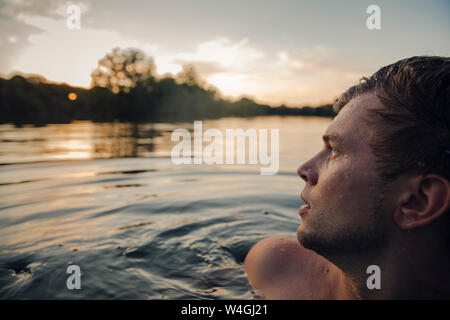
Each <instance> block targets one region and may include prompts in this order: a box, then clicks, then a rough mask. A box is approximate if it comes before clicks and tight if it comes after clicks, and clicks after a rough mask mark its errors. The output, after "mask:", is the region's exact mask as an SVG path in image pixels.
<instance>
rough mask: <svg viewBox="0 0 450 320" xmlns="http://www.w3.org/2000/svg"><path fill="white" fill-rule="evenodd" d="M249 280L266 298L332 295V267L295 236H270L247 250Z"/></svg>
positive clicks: (246, 265) (316, 297) (301, 297)
mask: <svg viewBox="0 0 450 320" xmlns="http://www.w3.org/2000/svg"><path fill="white" fill-rule="evenodd" d="M244 268H245V271H246V273H247V276H248V279H249V281H250V283H251V284H252V285H253V286H254V287H255V288H256V289H258V290H259V291H261V292H262V293H263V294H264V296H265V298H267V299H333V297H334V295H335V294H334V288H335V286H334V285H333V284H334V282H335V279H334V278H335V277H336V274H337V273H336V269H337V268H336V267H335V266H334V265H333V264H331V263H330V262H328V261H327V260H326V259H324V258H322V257H321V256H319V255H318V254H316V253H315V252H313V251H311V250H308V249H305V248H304V247H302V246H301V245H300V244H299V243H298V241H297V239H295V238H290V237H286V236H274V237H270V238H267V239H263V240H261V241H259V242H258V243H257V244H256V245H255V246H254V247H253V248H252V249H251V250H250V251H249V253H248V254H247V257H246V258H245V262H244Z"/></svg>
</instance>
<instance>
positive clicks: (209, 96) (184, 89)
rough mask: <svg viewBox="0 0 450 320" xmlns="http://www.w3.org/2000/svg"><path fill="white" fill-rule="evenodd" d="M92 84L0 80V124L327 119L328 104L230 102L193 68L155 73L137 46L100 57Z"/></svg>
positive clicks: (330, 114)
mask: <svg viewBox="0 0 450 320" xmlns="http://www.w3.org/2000/svg"><path fill="white" fill-rule="evenodd" d="M91 77H92V88H91V89H89V90H86V89H82V88H76V87H72V86H69V85H67V84H55V83H49V82H47V81H46V80H45V79H44V78H42V77H36V76H34V77H27V78H25V77H23V76H20V75H16V76H14V77H12V78H11V79H2V78H0V115H1V116H0V123H14V124H16V125H21V124H35V125H45V124H48V123H69V122H71V121H74V120H92V121H95V122H111V121H115V120H119V121H124V122H172V121H174V122H175V121H192V120H197V119H211V118H219V117H227V116H236V117H251V116H262V115H304V116H322V117H332V116H333V110H332V105H331V104H330V105H324V106H320V107H316V108H311V107H303V108H289V107H286V106H280V107H270V106H268V105H261V104H257V103H255V102H254V101H252V100H250V99H248V98H242V99H241V100H239V101H235V102H231V101H228V100H226V99H223V98H221V97H220V95H219V94H218V92H217V91H216V90H214V89H213V88H211V87H209V88H208V86H207V85H204V83H203V82H202V81H201V80H200V79H199V78H198V76H197V74H196V73H195V70H194V69H193V68H192V67H188V66H187V67H185V68H184V69H183V71H182V72H181V73H180V74H178V75H177V76H176V77H171V76H165V77H155V76H154V65H153V62H152V60H151V59H149V58H146V57H145V56H143V55H142V53H141V52H139V51H137V50H119V49H114V50H113V52H112V53H110V54H108V55H106V56H105V57H104V58H103V59H101V60H99V67H98V68H97V69H96V70H94V72H93V73H92V75H91Z"/></svg>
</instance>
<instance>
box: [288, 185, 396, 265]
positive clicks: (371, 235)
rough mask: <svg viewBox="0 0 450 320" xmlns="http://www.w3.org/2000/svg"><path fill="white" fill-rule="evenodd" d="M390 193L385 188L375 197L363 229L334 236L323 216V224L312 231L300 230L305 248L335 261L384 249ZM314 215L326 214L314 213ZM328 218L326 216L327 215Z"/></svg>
mask: <svg viewBox="0 0 450 320" xmlns="http://www.w3.org/2000/svg"><path fill="white" fill-rule="evenodd" d="M387 192H388V188H387V187H386V186H385V187H383V188H381V191H379V192H378V195H377V196H375V197H374V199H373V200H372V203H371V206H370V208H369V211H370V212H369V214H368V215H367V222H366V223H365V224H364V225H363V226H359V227H355V226H351V227H348V228H345V227H344V228H341V230H335V231H334V232H333V233H332V234H330V233H329V232H327V231H328V230H326V228H329V223H327V221H326V218H325V217H321V223H318V224H316V225H315V226H313V227H312V228H309V229H310V230H308V228H305V229H306V230H304V229H300V230H299V232H298V233H297V238H298V241H299V242H300V244H301V245H302V246H303V247H305V248H307V249H310V250H312V251H315V252H316V253H317V254H319V255H321V256H323V257H324V258H326V259H329V260H334V257H337V258H339V257H343V256H348V255H360V254H367V253H369V252H371V251H374V250H378V249H381V248H383V247H384V246H385V245H386V241H387V239H386V232H385V228H384V226H383V219H382V215H383V202H384V199H385V197H386V193H387ZM312 214H323V213H314V212H313V213H312ZM326 215H327V214H326V213H325V214H324V216H326ZM311 222H312V221H311ZM310 227H311V226H310Z"/></svg>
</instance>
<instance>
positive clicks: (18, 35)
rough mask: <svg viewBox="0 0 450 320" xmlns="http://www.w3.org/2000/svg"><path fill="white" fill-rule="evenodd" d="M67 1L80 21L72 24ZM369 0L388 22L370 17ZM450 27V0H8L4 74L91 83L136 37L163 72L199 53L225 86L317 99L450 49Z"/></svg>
mask: <svg viewBox="0 0 450 320" xmlns="http://www.w3.org/2000/svg"><path fill="white" fill-rule="evenodd" d="M70 4H76V5H79V6H80V7H81V9H82V13H81V28H80V29H79V30H69V29H68V28H67V26H66V20H67V17H68V14H67V12H66V10H67V7H68V6H69V5H70ZM371 4H376V5H378V6H379V7H380V9H381V29H380V30H369V29H368V28H367V26H366V20H367V18H368V16H369V14H368V13H366V9H367V7H368V6H369V5H371ZM449 30H450V1H448V0H442V1H378V0H370V1H364V0H363V1H300V0H295V1H294V0H290V1H288V0H286V1H284V0H277V1H265V0H239V1H235V0H227V1H214V0H168V1H134V0H127V1H119V0H85V1H72V2H70V1H69V2H68V1H59V0H28V1H26V0H22V1H20V0H0V74H1V75H2V76H4V77H6V76H8V75H10V74H12V73H13V72H16V71H19V72H22V73H27V74H29V73H36V74H41V75H43V76H44V77H46V78H47V79H49V80H51V81H58V82H67V83H69V84H71V85H77V86H84V87H89V85H90V73H91V71H92V69H93V68H95V67H96V65H97V61H98V59H100V58H101V57H103V56H104V55H105V53H107V52H109V51H111V49H112V48H114V47H121V48H127V47H134V48H139V49H141V50H143V51H144V52H145V53H146V54H147V55H149V56H151V57H153V58H154V60H155V63H156V66H157V74H159V75H163V74H165V73H172V74H176V73H177V72H179V71H180V70H181V66H182V65H183V64H192V65H194V66H195V67H196V69H197V71H198V73H199V74H200V76H201V77H202V78H203V79H205V80H206V81H207V82H208V83H210V84H212V85H214V86H215V87H217V88H218V89H219V90H220V91H221V92H222V93H223V94H224V95H225V96H228V97H232V98H237V97H239V96H241V95H246V96H248V97H251V98H253V99H255V100H256V101H257V102H262V103H269V104H271V105H279V104H281V103H286V104H288V105H290V106H297V105H305V104H310V105H317V104H320V103H328V102H331V101H332V100H333V99H334V98H335V97H337V96H338V95H339V94H340V93H341V92H342V91H343V90H345V89H346V88H347V87H348V86H350V85H353V84H355V83H357V81H358V79H359V78H360V77H361V76H364V75H365V76H368V75H370V74H371V73H373V72H375V71H376V70H377V69H379V68H380V67H381V66H383V65H386V64H389V63H392V62H394V61H396V60H399V59H401V58H405V57H409V56H413V55H422V54H428V55H443V56H450V40H449V39H450V37H449Z"/></svg>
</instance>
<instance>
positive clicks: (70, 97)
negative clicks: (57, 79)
mask: <svg viewBox="0 0 450 320" xmlns="http://www.w3.org/2000/svg"><path fill="white" fill-rule="evenodd" d="M68 97H69V100H72V101H75V100H77V94H76V93H75V92H71V93H69V95H68Z"/></svg>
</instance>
